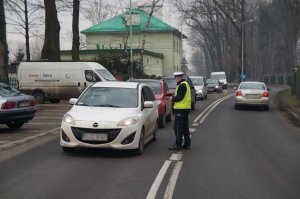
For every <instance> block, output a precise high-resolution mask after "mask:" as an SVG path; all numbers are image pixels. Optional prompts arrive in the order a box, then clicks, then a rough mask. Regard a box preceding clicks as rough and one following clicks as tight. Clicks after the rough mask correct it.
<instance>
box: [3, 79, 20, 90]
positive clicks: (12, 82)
mask: <svg viewBox="0 0 300 199" xmlns="http://www.w3.org/2000/svg"><path fill="white" fill-rule="evenodd" d="M0 82H1V83H5V84H8V85H10V86H11V87H12V88H17V86H18V83H17V78H16V77H8V78H7V77H0Z"/></svg>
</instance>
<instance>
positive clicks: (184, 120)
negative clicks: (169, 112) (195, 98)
mask: <svg viewBox="0 0 300 199" xmlns="http://www.w3.org/2000/svg"><path fill="white" fill-rule="evenodd" d="M174 76H175V79H176V85H177V86H176V90H175V95H174V97H173V98H172V102H173V103H174V107H173V108H174V114H175V122H174V131H175V135H176V143H175V144H174V145H172V146H170V147H169V149H170V150H181V149H182V148H183V149H190V145H191V138H190V132H189V118H188V115H189V111H190V109H191V89H190V86H189V84H188V82H187V81H186V80H185V79H184V77H183V72H175V73H174ZM182 137H184V144H183V145H182Z"/></svg>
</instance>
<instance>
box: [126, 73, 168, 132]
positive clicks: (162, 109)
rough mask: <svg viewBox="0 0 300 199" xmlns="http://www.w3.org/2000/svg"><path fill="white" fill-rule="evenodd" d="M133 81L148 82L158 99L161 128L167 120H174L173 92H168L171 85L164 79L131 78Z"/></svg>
mask: <svg viewBox="0 0 300 199" xmlns="http://www.w3.org/2000/svg"><path fill="white" fill-rule="evenodd" d="M129 81H132V82H143V83H146V84H148V86H150V88H151V89H152V91H153V93H154V95H155V98H156V100H157V101H158V104H159V105H158V113H159V124H158V126H159V127H160V128H164V127H165V126H166V121H167V122H170V121H171V120H172V99H171V97H172V93H171V92H168V91H169V87H168V85H167V84H166V82H165V81H164V80H156V79H130V80H129Z"/></svg>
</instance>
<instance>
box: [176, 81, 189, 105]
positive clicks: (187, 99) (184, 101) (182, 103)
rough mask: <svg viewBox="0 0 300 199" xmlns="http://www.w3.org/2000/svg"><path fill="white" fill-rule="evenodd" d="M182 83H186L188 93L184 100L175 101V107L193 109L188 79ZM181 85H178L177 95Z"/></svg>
mask: <svg viewBox="0 0 300 199" xmlns="http://www.w3.org/2000/svg"><path fill="white" fill-rule="evenodd" d="M181 84H185V85H186V93H185V96H184V98H183V100H181V101H180V102H175V103H174V109H191V88H190V86H189V84H188V83H187V82H186V81H183V82H181V83H180V85H181ZM180 85H178V86H177V87H176V90H175V96H176V95H177V90H178V87H179V86H180Z"/></svg>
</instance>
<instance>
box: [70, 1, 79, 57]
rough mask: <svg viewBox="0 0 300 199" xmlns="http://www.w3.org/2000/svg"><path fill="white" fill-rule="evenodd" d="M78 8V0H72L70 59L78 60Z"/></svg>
mask: <svg viewBox="0 0 300 199" xmlns="http://www.w3.org/2000/svg"><path fill="white" fill-rule="evenodd" d="M79 8H80V0H73V22H72V32H73V41H72V60H73V61H79V59H80V58H79V45H80V43H79Z"/></svg>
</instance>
